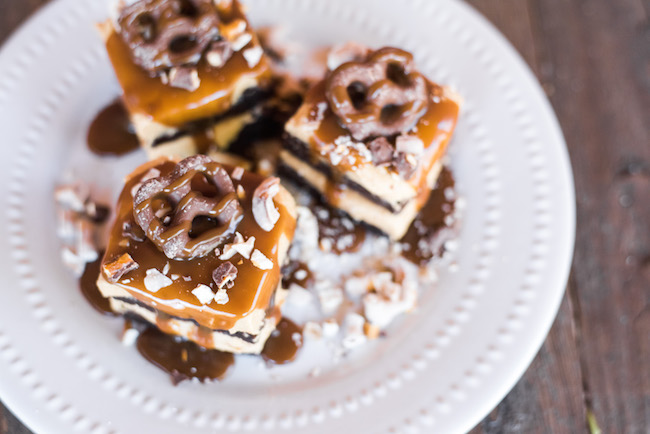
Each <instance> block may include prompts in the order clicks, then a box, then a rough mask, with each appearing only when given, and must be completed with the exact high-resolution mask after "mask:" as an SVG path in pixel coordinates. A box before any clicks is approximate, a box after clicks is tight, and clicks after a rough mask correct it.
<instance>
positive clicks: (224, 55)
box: [205, 41, 233, 68]
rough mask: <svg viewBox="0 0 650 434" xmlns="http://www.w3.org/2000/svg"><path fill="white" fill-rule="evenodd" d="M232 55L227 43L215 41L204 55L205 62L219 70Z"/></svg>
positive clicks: (230, 47)
mask: <svg viewBox="0 0 650 434" xmlns="http://www.w3.org/2000/svg"><path fill="white" fill-rule="evenodd" d="M232 54H233V49H232V46H231V45H230V42H228V41H216V42H213V43H212V45H210V48H209V49H208V52H207V53H206V55H205V58H206V60H207V61H208V63H209V64H210V66H213V67H215V68H221V67H222V66H223V65H225V64H226V62H227V61H228V59H230V57H231V56H232Z"/></svg>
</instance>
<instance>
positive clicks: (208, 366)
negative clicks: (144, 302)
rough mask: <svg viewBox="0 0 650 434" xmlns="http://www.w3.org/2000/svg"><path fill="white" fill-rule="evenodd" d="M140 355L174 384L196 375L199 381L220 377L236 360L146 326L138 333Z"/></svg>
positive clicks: (220, 352)
mask: <svg viewBox="0 0 650 434" xmlns="http://www.w3.org/2000/svg"><path fill="white" fill-rule="evenodd" d="M137 348H138V351H139V352H140V354H142V356H143V357H144V358H145V359H147V360H148V361H149V362H151V363H153V364H154V365H156V366H157V367H159V368H160V369H162V370H163V371H165V372H167V373H168V374H169V375H170V376H171V379H172V382H173V383H174V384H178V383H180V382H181V381H184V380H189V379H191V378H197V379H199V380H200V381H206V380H218V379H222V378H223V377H224V376H225V375H226V373H227V372H228V369H229V368H230V367H231V366H232V365H233V364H234V363H235V357H234V355H233V354H232V353H224V352H222V351H217V350H208V349H205V348H203V347H201V346H199V345H197V344H195V343H194V342H190V341H185V340H181V339H179V338H176V337H173V336H170V335H168V334H165V333H163V332H161V331H160V330H158V329H156V328H155V327H149V328H147V329H146V330H145V331H143V332H142V333H140V336H138V341H137Z"/></svg>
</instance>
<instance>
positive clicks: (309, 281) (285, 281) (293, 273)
mask: <svg viewBox="0 0 650 434" xmlns="http://www.w3.org/2000/svg"><path fill="white" fill-rule="evenodd" d="M282 275H283V278H282V287H283V288H287V289H289V288H290V287H291V285H293V284H295V285H298V286H301V287H303V288H305V289H309V288H311V287H312V286H314V282H315V280H314V279H315V278H314V275H313V274H312V272H311V270H310V269H309V265H307V264H306V263H304V262H300V261H292V262H290V263H289V264H288V265H287V266H286V267H285V268H283V269H282ZM301 276H304V277H301Z"/></svg>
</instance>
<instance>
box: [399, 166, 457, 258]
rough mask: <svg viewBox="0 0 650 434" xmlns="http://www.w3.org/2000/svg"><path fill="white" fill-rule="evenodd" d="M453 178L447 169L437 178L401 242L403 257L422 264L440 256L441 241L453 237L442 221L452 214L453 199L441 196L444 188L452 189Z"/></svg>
mask: <svg viewBox="0 0 650 434" xmlns="http://www.w3.org/2000/svg"><path fill="white" fill-rule="evenodd" d="M454 184H455V183H454V177H453V175H452V173H451V171H450V170H449V169H448V168H447V167H443V168H442V170H441V171H440V175H439V176H438V182H437V184H436V187H435V188H434V189H433V190H432V191H431V194H430V195H429V199H428V201H427V202H426V204H425V205H424V207H422V209H421V210H420V212H419V214H418V215H417V217H416V218H415V220H414V221H413V223H412V224H411V227H410V228H409V230H408V232H407V233H406V235H404V238H402V240H401V242H402V243H404V244H406V246H407V248H406V251H404V252H403V255H404V257H405V258H407V259H409V260H410V261H411V262H413V263H415V264H419V265H424V264H426V263H427V262H429V261H430V260H431V259H432V258H435V257H439V256H440V255H441V254H442V250H443V245H444V243H445V241H447V240H449V239H450V238H452V237H453V234H454V231H453V228H452V227H450V226H448V225H447V223H446V222H445V218H446V217H447V216H450V215H452V214H453V212H454V205H455V200H454V199H450V198H448V197H447V196H446V195H445V189H448V188H452V189H453V188H454Z"/></svg>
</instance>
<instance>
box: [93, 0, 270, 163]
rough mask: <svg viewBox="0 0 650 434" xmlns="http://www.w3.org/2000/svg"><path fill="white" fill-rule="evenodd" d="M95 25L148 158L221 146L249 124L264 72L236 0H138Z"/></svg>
mask: <svg viewBox="0 0 650 434" xmlns="http://www.w3.org/2000/svg"><path fill="white" fill-rule="evenodd" d="M99 29H100V33H101V34H102V37H103V38H104V41H105V44H106V49H107V52H108V56H109V58H110V61H111V63H112V65H113V69H114V71H115V75H116V76H117V79H118V81H119V84H120V86H121V87H122V92H123V94H122V100H123V102H124V105H125V106H126V109H127V111H128V112H129V115H130V119H131V122H132V124H133V126H134V129H135V131H136V134H137V135H138V138H139V139H140V142H141V145H142V147H143V148H144V149H145V150H146V151H147V153H148V154H149V156H150V158H154V157H156V156H160V155H176V156H181V157H184V156H189V155H193V154H196V153H204V152H206V151H207V150H208V149H209V148H210V147H212V146H216V147H218V148H220V149H225V148H227V147H228V146H230V145H231V144H232V143H233V142H234V141H236V140H237V139H238V138H239V137H240V135H241V134H243V132H244V131H245V130H246V128H247V127H249V128H253V129H254V128H255V124H256V122H257V121H258V120H259V119H260V116H261V114H262V105H261V104H262V102H263V101H264V100H265V99H267V98H268V97H269V95H270V86H271V70H270V67H269V64H268V61H267V59H266V57H265V55H264V53H263V50H262V47H261V46H260V44H259V41H258V38H257V36H256V34H255V32H254V31H253V30H252V29H251V27H250V25H249V23H248V21H247V19H246V16H245V14H244V12H243V9H242V6H241V5H240V4H239V2H238V1H237V0H222V1H216V2H213V0H139V1H137V2H136V3H133V4H130V5H128V6H123V7H122V8H121V9H120V10H119V11H118V16H117V18H116V19H115V20H108V21H106V22H104V23H102V24H101V25H100V26H99Z"/></svg>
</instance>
